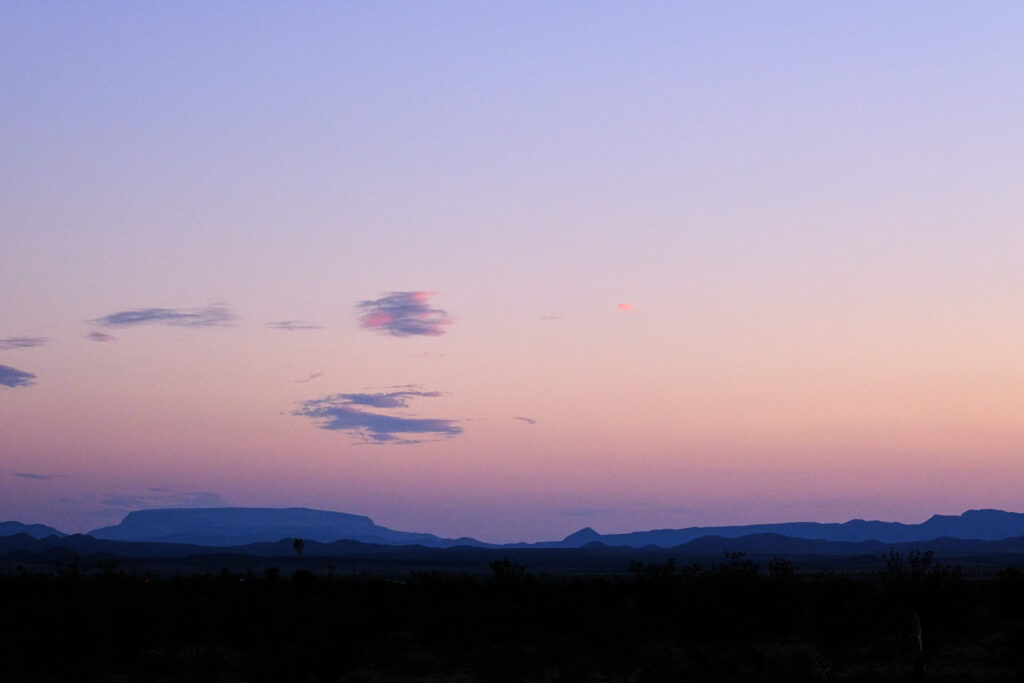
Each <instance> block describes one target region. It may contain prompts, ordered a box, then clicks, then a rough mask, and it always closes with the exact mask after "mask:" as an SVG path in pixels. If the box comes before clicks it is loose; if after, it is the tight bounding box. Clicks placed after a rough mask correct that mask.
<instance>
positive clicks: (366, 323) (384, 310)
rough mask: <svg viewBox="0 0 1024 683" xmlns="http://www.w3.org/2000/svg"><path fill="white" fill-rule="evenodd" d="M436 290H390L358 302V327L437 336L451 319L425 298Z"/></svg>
mask: <svg viewBox="0 0 1024 683" xmlns="http://www.w3.org/2000/svg"><path fill="white" fill-rule="evenodd" d="M435 293H436V292H391V293H390V294H388V295H387V296H385V297H384V298H382V299H375V300H372V301H360V302H359V304H358V307H359V308H360V309H362V310H363V311H364V313H363V314H362V315H360V316H359V326H360V327H362V328H363V329H364V330H373V331H374V332H380V333H382V334H389V335H391V336H392V337H409V336H413V335H417V336H418V335H428V336H435V337H436V336H439V335H442V334H444V333H445V327H447V326H448V325H451V324H452V323H453V322H455V319H454V318H452V317H451V316H450V315H448V313H447V311H443V310H441V309H440V308H431V307H430V305H429V304H428V303H427V300H428V299H429V298H430V297H431V296H433V295H434V294H435Z"/></svg>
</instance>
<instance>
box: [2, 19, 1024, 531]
mask: <svg viewBox="0 0 1024 683" xmlns="http://www.w3.org/2000/svg"><path fill="white" fill-rule="evenodd" d="M1022 65H1024V4H1021V3H1017V2H986V3H953V2H927V3H924V2H921V3H915V2H906V3H892V2H889V1H888V0H885V1H881V2H855V3H818V2H772V3H763V2H740V3H710V2H689V3H683V2H666V3H659V2H650V3H641V4H639V5H637V4H635V3H618V2H615V3H604V2H580V3H576V2H557V3H555V2H550V3H541V2H507V3H489V2H378V3H355V2H353V3H326V2H325V3H265V4H264V3H258V2H256V3H253V2H246V3H235V2H217V3H210V2H175V3H134V2H101V3H57V2H53V3H41V2H30V1H25V2H19V1H17V0H13V1H10V2H4V3H2V4H0V88H2V93H3V96H2V101H3V106H2V107H0V159H2V160H3V162H2V163H0V519H18V520H20V521H24V522H43V523H48V524H52V525H55V526H57V527H59V528H61V529H63V530H65V531H69V532H70V531H85V530H89V529H92V528H95V527H98V526H102V525H104V524H110V523H116V522H117V521H118V520H119V519H120V518H121V517H122V516H123V515H124V514H125V513H126V512H127V511H129V510H132V509H138V508H142V507H166V506H182V505H187V506H207V505H223V504H229V505H245V506H306V507H316V508H323V509H332V510H341V511H346V512H352V513H359V514H366V515H369V516H371V517H372V518H373V519H374V520H375V521H376V522H377V523H379V524H384V525H387V526H391V527H395V528H400V529H403V530H409V531H428V532H433V533H436V534H439V535H443V536H459V535H464V534H466V535H472V536H475V537H477V538H480V539H481V540H487V541H509V540H547V539H553V538H560V537H562V536H564V535H566V534H568V533H570V532H572V531H575V530H576V529H578V528H580V527H583V526H588V525H589V526H593V527H594V528H596V529H597V530H598V531H601V532H620V531H629V530H636V529H649V528H658V527H682V526H692V525H710V524H727V523H746V522H768V521H791V520H817V521H845V520H847V519H850V518H855V517H866V518H873V519H885V520H896V521H905V522H919V521H922V520H923V519H925V518H926V517H927V516H928V515H930V514H932V513H947V514H956V513H959V512H962V511H963V510H965V509H968V508H972V507H974V508H976V507H1001V508H1004V509H1010V510H1024V490H1022V488H1021V486H1020V482H1021V480H1022V478H1024V412H1022V409H1021V406H1024V224H1022V223H1021V217H1022V216H1024V126H1022V125H1021V121H1024V68H1022Z"/></svg>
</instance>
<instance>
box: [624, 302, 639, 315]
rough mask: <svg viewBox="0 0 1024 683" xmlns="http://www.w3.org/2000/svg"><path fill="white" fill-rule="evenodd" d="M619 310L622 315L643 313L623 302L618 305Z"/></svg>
mask: <svg viewBox="0 0 1024 683" xmlns="http://www.w3.org/2000/svg"><path fill="white" fill-rule="evenodd" d="M619 310H620V311H622V312H624V313H643V310H642V309H639V308H633V304H627V303H625V302H623V303H621V304H619Z"/></svg>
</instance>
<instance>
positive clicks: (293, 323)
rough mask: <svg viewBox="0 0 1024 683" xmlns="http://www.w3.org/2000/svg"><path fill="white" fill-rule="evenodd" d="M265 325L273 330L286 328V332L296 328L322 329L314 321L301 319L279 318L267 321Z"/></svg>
mask: <svg viewBox="0 0 1024 683" xmlns="http://www.w3.org/2000/svg"><path fill="white" fill-rule="evenodd" d="M267 327H272V328H274V329H275V330H287V331H288V332H294V331H296V330H322V329H324V328H323V327H322V326H320V325H317V324H316V323H307V322H303V321H302V320H280V321H278V322H276V323H267Z"/></svg>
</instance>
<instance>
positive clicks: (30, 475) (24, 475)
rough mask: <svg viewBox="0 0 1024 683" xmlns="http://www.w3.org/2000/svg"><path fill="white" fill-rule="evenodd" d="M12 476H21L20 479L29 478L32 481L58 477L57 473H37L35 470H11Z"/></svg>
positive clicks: (59, 476)
mask: <svg viewBox="0 0 1024 683" xmlns="http://www.w3.org/2000/svg"><path fill="white" fill-rule="evenodd" d="M11 475H12V476H15V477H21V478H22V479H31V480H32V481H50V480H51V479H60V478H61V475H59V474H37V473H35V472H11Z"/></svg>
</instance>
